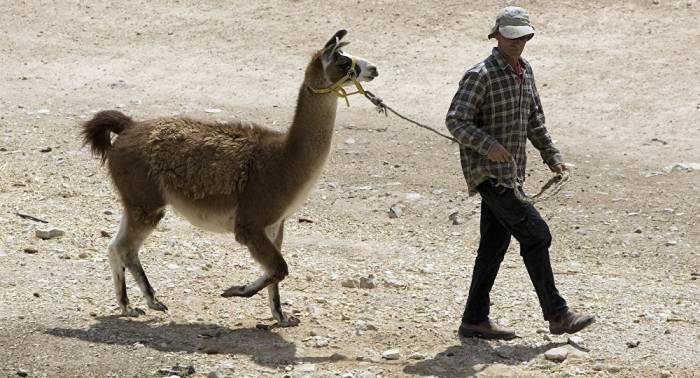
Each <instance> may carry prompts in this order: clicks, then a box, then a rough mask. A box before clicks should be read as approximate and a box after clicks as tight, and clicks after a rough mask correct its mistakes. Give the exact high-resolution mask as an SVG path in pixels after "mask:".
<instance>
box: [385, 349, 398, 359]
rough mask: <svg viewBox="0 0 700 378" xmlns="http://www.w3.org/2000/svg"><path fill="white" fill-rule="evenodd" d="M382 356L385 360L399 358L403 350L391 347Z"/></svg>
mask: <svg viewBox="0 0 700 378" xmlns="http://www.w3.org/2000/svg"><path fill="white" fill-rule="evenodd" d="M382 358H383V359H385V360H398V359H399V358H401V350H399V349H389V350H387V351H385V352H384V353H382Z"/></svg>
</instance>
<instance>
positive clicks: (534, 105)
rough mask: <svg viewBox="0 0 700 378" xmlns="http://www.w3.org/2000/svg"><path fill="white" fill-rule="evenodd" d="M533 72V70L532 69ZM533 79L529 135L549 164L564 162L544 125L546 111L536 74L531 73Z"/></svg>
mask: <svg viewBox="0 0 700 378" xmlns="http://www.w3.org/2000/svg"><path fill="white" fill-rule="evenodd" d="M530 72H531V73H532V71H530ZM530 76H531V77H532V78H533V79H532V95H533V99H532V101H531V102H530V103H531V105H530V117H529V119H528V123H527V137H528V139H530V142H532V145H533V146H535V148H537V149H538V150H539V151H540V155H541V156H542V159H543V160H544V162H545V163H547V164H548V165H555V164H559V163H563V162H564V159H563V158H562V156H561V153H560V152H559V150H558V149H557V148H556V147H555V146H554V143H553V142H552V138H551V137H550V136H549V133H548V132H547V128H546V127H545V126H544V111H543V110H542V103H541V102H540V95H539V93H538V92H537V87H536V86H535V79H534V75H532V74H531V75H530Z"/></svg>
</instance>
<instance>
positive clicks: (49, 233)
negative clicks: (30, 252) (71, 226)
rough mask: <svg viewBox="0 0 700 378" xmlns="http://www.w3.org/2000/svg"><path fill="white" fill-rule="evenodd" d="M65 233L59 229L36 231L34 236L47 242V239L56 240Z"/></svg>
mask: <svg viewBox="0 0 700 378" xmlns="http://www.w3.org/2000/svg"><path fill="white" fill-rule="evenodd" d="M65 234H66V232H65V231H64V230H61V229H60V228H51V229H48V230H46V229H44V230H36V232H35V235H36V237H37V238H39V239H43V240H48V239H53V238H57V237H59V236H63V235H65Z"/></svg>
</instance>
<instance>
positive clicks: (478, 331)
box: [458, 320, 515, 340]
mask: <svg viewBox="0 0 700 378" xmlns="http://www.w3.org/2000/svg"><path fill="white" fill-rule="evenodd" d="M458 333H459V335H460V336H462V337H478V338H481V339H489V340H510V339H512V338H515V332H513V331H511V330H509V329H505V328H503V327H500V326H498V325H497V324H496V323H494V322H492V321H491V320H484V321H483V322H480V323H476V324H469V323H464V322H462V324H461V325H460V326H459V332H458Z"/></svg>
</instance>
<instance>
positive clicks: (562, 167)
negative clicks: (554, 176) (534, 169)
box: [549, 163, 569, 173]
mask: <svg viewBox="0 0 700 378" xmlns="http://www.w3.org/2000/svg"><path fill="white" fill-rule="evenodd" d="M549 169H550V170H551V171H552V172H554V173H564V171H568V170H569V167H568V166H567V165H566V164H564V163H559V164H554V165H550V166H549Z"/></svg>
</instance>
